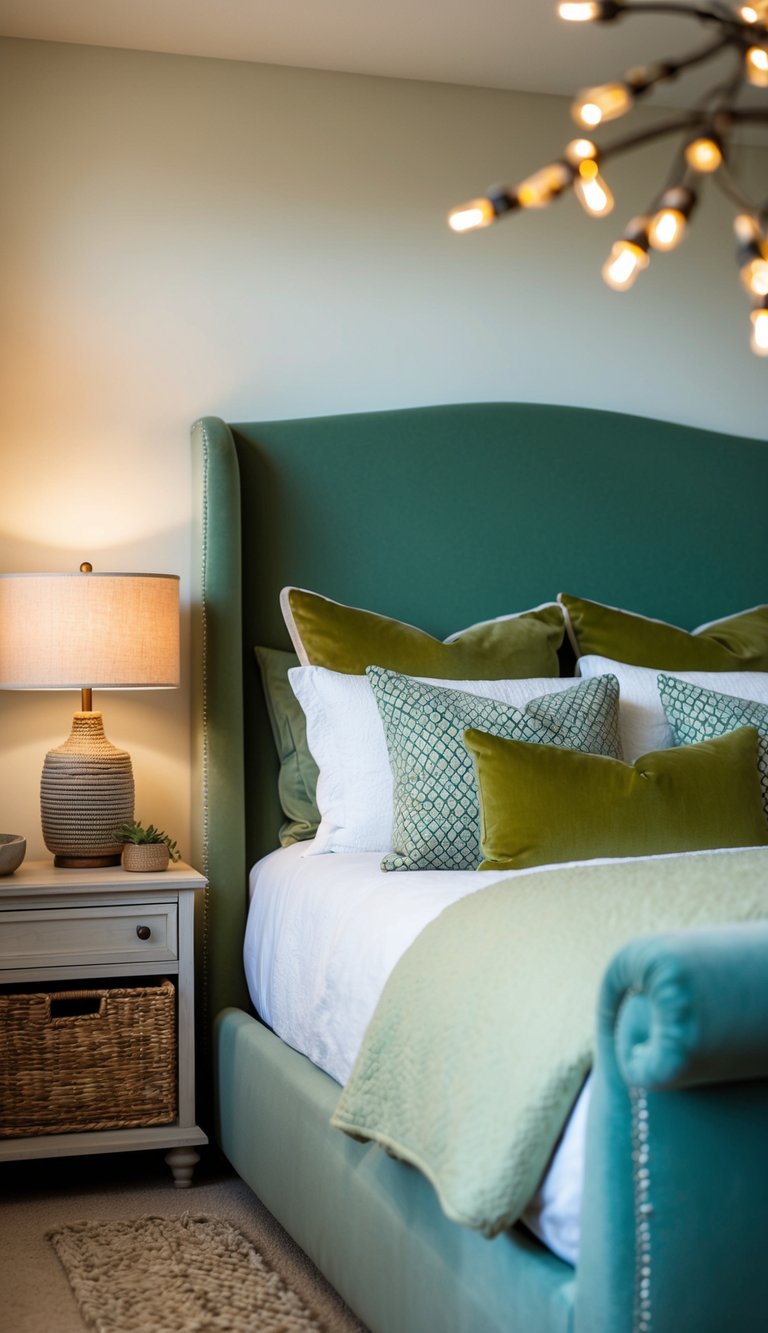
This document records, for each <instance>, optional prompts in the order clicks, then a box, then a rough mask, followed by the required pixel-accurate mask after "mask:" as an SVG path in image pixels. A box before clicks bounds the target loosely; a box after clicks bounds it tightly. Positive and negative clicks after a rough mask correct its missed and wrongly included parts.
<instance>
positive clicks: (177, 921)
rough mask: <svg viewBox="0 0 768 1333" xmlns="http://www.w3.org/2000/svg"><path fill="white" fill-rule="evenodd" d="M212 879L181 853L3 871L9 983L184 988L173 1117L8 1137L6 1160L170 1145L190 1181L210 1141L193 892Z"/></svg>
mask: <svg viewBox="0 0 768 1333" xmlns="http://www.w3.org/2000/svg"><path fill="white" fill-rule="evenodd" d="M205 887H206V880H205V879H204V877H203V876H202V875H200V874H198V873H197V871H196V870H192V869H191V868H190V867H189V866H187V865H183V864H182V863H180V862H177V863H176V864H175V865H171V866H170V867H169V869H168V870H165V871H162V872H158V873H154V874H152V873H150V874H143V873H142V874H129V873H128V872H126V871H125V870H123V869H122V868H121V867H119V866H115V867H109V868H107V869H103V870H63V869H58V868H55V867H54V866H53V865H52V864H51V863H50V862H49V861H29V862H26V863H25V864H23V865H22V866H20V867H19V869H18V870H17V871H16V872H15V874H13V875H9V876H8V877H7V878H0V987H1V988H2V990H3V992H6V993H9V992H13V991H14V988H18V989H19V990H20V991H22V990H23V991H28V990H30V991H33V990H34V989H35V987H34V986H30V985H29V984H28V983H41V986H40V989H41V990H43V989H51V987H50V985H49V983H51V982H54V983H55V982H67V983H72V982H75V983H81V984H82V988H83V989H86V988H87V987H88V986H89V985H92V986H95V985H96V984H107V985H109V984H114V985H116V986H119V984H120V980H121V979H122V980H124V981H125V983H126V984H127V985H130V981H131V979H132V978H154V977H165V978H168V979H169V980H171V981H172V982H173V985H174V987H175V991H176V1005H175V1007H176V1022H175V1051H176V1057H177V1070H178V1077H177V1088H176V1093H177V1097H176V1103H177V1105H176V1114H175V1118H174V1119H173V1120H172V1121H171V1122H170V1123H168V1124H158V1125H141V1126H140V1127H138V1128H131V1129H98V1130H97V1129H84V1130H78V1131H77V1132H73V1133H42V1134H35V1135H34V1136H19V1137H15V1138H7V1137H5V1138H3V1137H0V1162H3V1161H11V1160H21V1159H25V1158H33V1157H63V1156H70V1155H72V1156H74V1155H77V1154H81V1153H83V1154H84V1153H100V1152H128V1151H133V1150H138V1149H148V1148H166V1149H168V1151H167V1153H166V1157H165V1160H166V1162H167V1163H168V1165H169V1166H170V1168H171V1170H172V1172H173V1176H174V1181H175V1184H176V1185H178V1186H180V1187H184V1186H188V1185H189V1184H190V1183H191V1178H192V1172H193V1170H194V1166H195V1164H196V1163H197V1162H198V1161H199V1154H198V1153H197V1152H196V1151H195V1149H196V1147H197V1146H199V1145H200V1144H204V1143H207V1142H208V1139H207V1137H206V1135H205V1134H204V1133H203V1131H202V1130H201V1129H200V1128H199V1126H198V1125H197V1124H196V1123H195V1040H194V1037H195V1033H194V898H195V894H196V893H199V892H201V891H202V890H203V889H205ZM113 978H114V979H115V981H114V983H111V980H107V979H113ZM42 983H45V986H44V985H43V984H42ZM133 984H134V985H135V984H136V982H135V981H134V982H133ZM169 1031H170V1028H169ZM169 1040H170V1041H171V1043H173V1041H174V1036H173V1034H172V1033H171V1035H170V1038H169Z"/></svg>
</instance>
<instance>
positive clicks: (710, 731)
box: [659, 675, 768, 815]
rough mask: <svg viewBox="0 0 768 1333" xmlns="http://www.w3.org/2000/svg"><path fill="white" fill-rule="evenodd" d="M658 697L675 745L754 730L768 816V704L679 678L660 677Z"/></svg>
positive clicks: (689, 743)
mask: <svg viewBox="0 0 768 1333" xmlns="http://www.w3.org/2000/svg"><path fill="white" fill-rule="evenodd" d="M659 694H660V696H661V702H662V704H663V706H664V712H665V713H666V717H667V721H668V723H669V725H670V727H671V728H672V735H673V736H674V738H675V745H695V744H696V743H697V742H698V741H708V740H713V739H714V738H715V737H716V736H724V735H725V733H726V732H728V731H735V730H736V729H737V727H755V728H756V730H757V734H758V737H759V740H758V745H757V768H758V772H759V773H760V785H761V790H762V793H763V806H764V808H765V813H766V815H768V704H760V703H754V702H753V701H752V700H751V699H735V698H732V696H731V695H729V694H718V693H717V691H716V690H705V689H704V688H703V686H701V685H690V684H689V683H688V682H687V681H684V680H679V679H678V677H677V676H663V675H662V676H659Z"/></svg>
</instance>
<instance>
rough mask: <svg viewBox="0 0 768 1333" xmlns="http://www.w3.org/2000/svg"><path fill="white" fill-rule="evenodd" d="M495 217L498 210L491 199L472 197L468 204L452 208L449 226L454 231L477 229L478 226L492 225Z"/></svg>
mask: <svg viewBox="0 0 768 1333" xmlns="http://www.w3.org/2000/svg"><path fill="white" fill-rule="evenodd" d="M495 218H496V210H495V208H494V207H493V204H492V203H491V201H490V199H471V200H470V202H469V203H468V204H459V206H458V208H452V209H451V211H450V213H449V214H448V226H449V227H450V228H451V230H452V231H476V230H477V228H478V227H490V225H491V223H492V222H493V221H495Z"/></svg>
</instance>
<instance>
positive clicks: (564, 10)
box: [557, 0, 600, 23]
mask: <svg viewBox="0 0 768 1333" xmlns="http://www.w3.org/2000/svg"><path fill="white" fill-rule="evenodd" d="M557 12H558V14H559V16H560V18H561V19H565V21H566V23H592V22H593V20H594V19H597V18H599V17H600V5H599V3H598V0H583V2H582V3H581V4H578V3H577V4H568V3H563V4H560V5H558V6H557Z"/></svg>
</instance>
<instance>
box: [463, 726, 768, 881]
mask: <svg viewBox="0 0 768 1333" xmlns="http://www.w3.org/2000/svg"><path fill="white" fill-rule="evenodd" d="M464 743H465V745H466V747H467V749H468V750H469V753H470V754H471V756H472V759H473V761H474V765H475V776H476V781H477V788H478V797H479V804H480V848H481V851H482V854H483V860H482V862H481V864H480V867H479V869H480V870H524V869H527V868H528V867H530V866H537V865H548V864H549V863H551V862H558V861H586V860H589V859H590V858H591V857H596V856H652V855H654V854H656V853H661V852H689V851H702V850H704V849H706V848H711V847H759V846H764V845H766V844H768V822H766V818H765V814H764V812H763V803H762V798H761V790H760V779H759V776H758V770H757V745H758V733H757V731H756V730H755V728H754V727H739V729H738V730H737V731H732V732H730V733H729V734H728V735H727V736H720V737H718V738H717V739H716V740H709V741H701V742H700V743H699V744H698V745H688V746H684V747H682V748H681V749H674V750H656V751H653V752H652V753H651V754H646V755H642V756H641V758H640V759H638V760H636V762H635V763H634V764H624V763H622V762H621V761H620V760H618V759H610V758H608V757H606V756H603V755H592V754H583V753H581V752H580V751H577V750H563V749H559V748H558V747H557V746H555V745H532V744H530V743H529V742H528V741H510V740H503V739H501V738H500V737H498V736H491V735H488V734H487V733H486V732H484V731H473V730H469V731H465V732H464Z"/></svg>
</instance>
